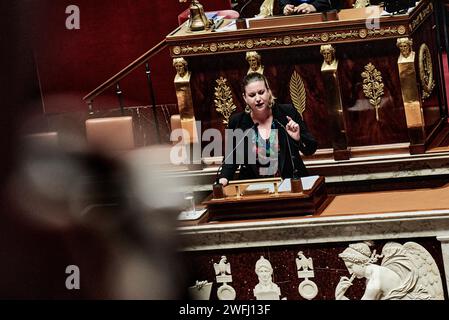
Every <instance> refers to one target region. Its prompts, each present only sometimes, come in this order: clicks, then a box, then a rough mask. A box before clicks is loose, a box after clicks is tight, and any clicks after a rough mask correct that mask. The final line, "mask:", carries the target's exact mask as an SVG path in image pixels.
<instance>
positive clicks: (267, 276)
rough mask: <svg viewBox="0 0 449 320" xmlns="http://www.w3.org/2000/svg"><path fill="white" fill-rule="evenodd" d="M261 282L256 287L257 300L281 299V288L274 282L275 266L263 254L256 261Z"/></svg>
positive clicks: (256, 269)
mask: <svg viewBox="0 0 449 320" xmlns="http://www.w3.org/2000/svg"><path fill="white" fill-rule="evenodd" d="M255 271H256V274H257V277H258V278H259V283H258V284H257V285H256V287H255V288H254V290H253V292H254V296H255V297H256V299H257V300H279V297H280V295H281V289H280V288H279V286H278V285H277V284H276V283H274V282H273V279H272V275H273V268H272V267H271V263H270V261H268V260H267V259H265V258H264V257H263V256H261V257H260V259H259V260H257V262H256V268H255Z"/></svg>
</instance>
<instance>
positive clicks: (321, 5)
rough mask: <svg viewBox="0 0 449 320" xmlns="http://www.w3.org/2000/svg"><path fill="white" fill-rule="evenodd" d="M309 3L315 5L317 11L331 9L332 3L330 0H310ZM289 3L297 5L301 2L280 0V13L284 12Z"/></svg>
mask: <svg viewBox="0 0 449 320" xmlns="http://www.w3.org/2000/svg"><path fill="white" fill-rule="evenodd" d="M308 3H309V4H311V5H313V6H314V7H315V9H316V11H317V12H320V11H326V10H330V9H331V3H330V0H310V1H308ZM287 4H293V5H295V6H297V5H298V4H301V2H299V1H296V0H279V9H280V11H279V12H280V13H281V14H282V13H283V12H284V7H285V6H286V5H287Z"/></svg>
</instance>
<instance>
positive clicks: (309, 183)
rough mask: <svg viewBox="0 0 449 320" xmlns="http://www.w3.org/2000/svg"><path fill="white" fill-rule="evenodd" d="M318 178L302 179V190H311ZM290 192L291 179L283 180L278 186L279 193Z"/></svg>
mask: <svg viewBox="0 0 449 320" xmlns="http://www.w3.org/2000/svg"><path fill="white" fill-rule="evenodd" d="M318 178H319V176H309V177H302V178H301V182H302V188H303V190H311V189H312V188H313V185H314V184H315V182H316V181H317V180H318ZM291 191H292V184H291V179H290V178H287V179H284V180H283V181H282V183H281V185H280V186H279V192H291Z"/></svg>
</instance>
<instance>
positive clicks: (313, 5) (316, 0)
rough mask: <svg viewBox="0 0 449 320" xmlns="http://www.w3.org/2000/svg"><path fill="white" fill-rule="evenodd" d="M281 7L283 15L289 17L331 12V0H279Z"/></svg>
mask: <svg viewBox="0 0 449 320" xmlns="http://www.w3.org/2000/svg"><path fill="white" fill-rule="evenodd" d="M279 7H280V12H282V14H283V15H285V16H289V15H292V14H303V13H312V12H321V11H326V10H330V9H331V3H330V0H279Z"/></svg>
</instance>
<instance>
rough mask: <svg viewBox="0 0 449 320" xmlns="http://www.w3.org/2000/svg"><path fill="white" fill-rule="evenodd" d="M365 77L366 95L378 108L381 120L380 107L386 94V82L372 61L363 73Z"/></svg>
mask: <svg viewBox="0 0 449 320" xmlns="http://www.w3.org/2000/svg"><path fill="white" fill-rule="evenodd" d="M361 76H362V78H363V92H364V93H365V97H366V98H367V99H368V100H369V102H370V103H371V104H372V105H373V106H374V108H375V109H376V120H377V121H379V120H380V119H379V108H380V104H381V102H382V96H383V95H384V83H383V80H382V74H381V73H380V71H379V70H377V69H376V67H375V66H374V65H373V64H372V63H368V64H367V65H366V66H365V71H364V72H362V74H361Z"/></svg>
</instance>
